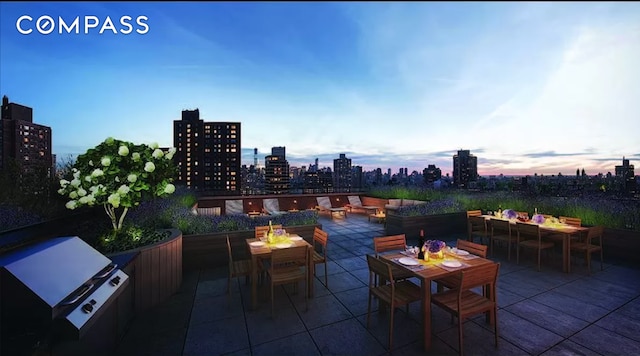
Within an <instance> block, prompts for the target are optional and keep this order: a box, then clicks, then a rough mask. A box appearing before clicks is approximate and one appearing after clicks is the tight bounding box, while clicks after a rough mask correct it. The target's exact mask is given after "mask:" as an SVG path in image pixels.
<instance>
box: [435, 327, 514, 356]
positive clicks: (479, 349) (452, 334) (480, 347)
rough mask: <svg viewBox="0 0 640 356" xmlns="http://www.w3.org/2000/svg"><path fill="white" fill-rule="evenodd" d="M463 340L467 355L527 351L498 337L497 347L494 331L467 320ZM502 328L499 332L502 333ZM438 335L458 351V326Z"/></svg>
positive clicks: (511, 353)
mask: <svg viewBox="0 0 640 356" xmlns="http://www.w3.org/2000/svg"><path fill="white" fill-rule="evenodd" d="M463 328H464V330H463V340H464V350H465V355H505V356H513V355H523V354H526V352H525V351H523V350H522V349H520V348H519V347H518V346H517V345H515V344H513V343H511V342H509V341H508V340H505V339H504V338H499V339H498V347H497V348H496V345H495V341H494V335H493V331H489V330H487V329H485V328H483V327H481V326H480V325H478V324H476V323H474V322H471V321H467V322H465V323H464V324H463ZM500 332H501V331H500V329H498V333H499V334H500ZM437 337H438V338H440V339H442V340H443V341H444V342H445V343H446V344H447V345H449V346H450V347H451V348H452V349H454V350H455V351H456V352H457V351H458V327H457V326H456V327H454V328H451V329H447V330H445V331H442V332H439V333H438V334H437Z"/></svg>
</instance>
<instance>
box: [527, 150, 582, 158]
mask: <svg viewBox="0 0 640 356" xmlns="http://www.w3.org/2000/svg"><path fill="white" fill-rule="evenodd" d="M587 154H588V153H584V152H577V153H557V152H556V151H545V152H535V153H525V154H523V155H522V156H523V157H529V158H541V157H571V156H584V155H587Z"/></svg>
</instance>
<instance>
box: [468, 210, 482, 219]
mask: <svg viewBox="0 0 640 356" xmlns="http://www.w3.org/2000/svg"><path fill="white" fill-rule="evenodd" d="M480 215H482V210H467V217H470V216H480Z"/></svg>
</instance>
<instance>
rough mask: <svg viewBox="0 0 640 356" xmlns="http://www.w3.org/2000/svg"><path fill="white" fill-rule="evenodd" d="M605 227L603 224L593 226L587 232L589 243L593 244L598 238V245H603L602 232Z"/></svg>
mask: <svg viewBox="0 0 640 356" xmlns="http://www.w3.org/2000/svg"><path fill="white" fill-rule="evenodd" d="M603 232H604V228H603V227H602V226H592V227H590V228H589V231H588V232H587V243H590V244H593V242H594V240H598V245H599V246H602V234H603Z"/></svg>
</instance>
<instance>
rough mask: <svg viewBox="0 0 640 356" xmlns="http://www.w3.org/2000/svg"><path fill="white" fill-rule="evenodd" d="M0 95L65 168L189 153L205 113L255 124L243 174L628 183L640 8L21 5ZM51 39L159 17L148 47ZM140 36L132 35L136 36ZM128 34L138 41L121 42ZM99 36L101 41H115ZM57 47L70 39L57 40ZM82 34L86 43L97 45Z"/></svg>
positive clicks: (1, 23) (636, 107)
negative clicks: (122, 156)
mask: <svg viewBox="0 0 640 356" xmlns="http://www.w3.org/2000/svg"><path fill="white" fill-rule="evenodd" d="M0 10H1V11H0V14H1V15H0V16H1V17H0V47H1V51H0V73H2V74H1V75H0V91H1V93H2V95H7V96H8V97H9V99H10V100H11V102H16V103H18V104H22V105H25V106H28V107H31V108H33V116H34V122H36V123H38V124H42V125H46V126H50V127H51V128H52V132H53V153H54V154H56V155H57V156H58V158H59V159H64V158H65V156H66V155H68V154H79V153H83V152H84V151H85V150H86V149H88V148H90V147H92V146H95V145H96V144H98V143H100V142H102V140H104V138H106V137H108V136H113V137H117V138H119V139H125V140H131V141H136V142H145V143H150V142H158V143H159V144H160V146H171V145H172V137H173V136H172V130H173V126H172V122H173V120H177V119H179V118H180V114H181V111H182V110H193V109H196V108H198V109H199V110H200V112H201V118H202V119H203V120H205V121H211V122H228V121H234V122H241V123H242V127H243V132H242V137H241V141H242V164H246V165H250V164H253V149H254V147H257V148H258V150H259V160H260V164H261V165H264V156H266V155H268V154H269V152H270V150H271V147H276V146H285V147H287V160H288V161H289V163H290V165H291V166H302V165H307V166H308V165H309V164H310V163H312V162H313V161H314V160H315V158H319V161H320V164H321V166H329V167H330V166H331V164H332V162H333V160H334V159H336V158H338V156H339V155H340V154H346V157H347V158H350V159H352V162H353V165H360V166H362V167H363V169H364V170H366V171H370V170H374V169H376V168H381V169H382V170H383V172H384V171H386V170H387V168H391V170H392V173H396V172H397V171H398V170H399V169H400V168H405V167H407V168H408V171H409V172H412V171H414V170H416V171H418V172H422V169H423V168H425V167H427V165H429V164H435V165H436V166H437V167H438V168H440V169H441V170H442V174H443V175H446V174H447V173H449V174H451V172H452V157H453V155H454V154H455V153H456V152H457V151H458V150H461V149H462V150H470V151H471V153H472V154H473V155H475V156H477V157H478V173H479V174H480V175H498V174H501V173H502V174H505V175H526V174H531V175H532V174H534V173H538V174H545V175H547V174H549V175H550V174H558V173H559V172H561V173H562V174H565V175H569V174H575V171H576V169H580V170H582V169H583V168H584V169H585V170H586V171H587V174H589V175H593V174H597V173H607V172H613V169H614V168H613V167H614V166H615V165H617V164H619V163H620V161H621V160H622V157H626V158H627V159H629V160H630V161H631V162H632V164H633V163H634V161H637V160H640V140H638V139H637V132H640V121H638V120H637V114H638V112H640V103H638V102H637V100H636V98H637V97H640V81H638V79H640V68H638V66H637V65H636V64H637V63H638V62H639V60H640V25H638V24H639V23H640V21H639V20H640V4H638V3H613V4H609V3H580V4H574V3H560V4H556V3H418V4H409V3H380V4H378V3H307V4H302V3H298V4H286V3H99V2H98V3H80V4H77V5H76V4H70V3H55V4H46V3H17V2H16V3H7V2H0ZM25 14H26V15H29V16H31V17H32V18H33V21H31V22H29V21H27V22H24V21H23V22H22V23H21V26H22V28H31V29H33V30H34V31H35V32H37V31H36V30H37V29H36V27H35V23H36V21H37V19H38V18H39V17H41V16H42V15H48V16H51V17H52V18H53V19H54V24H53V25H54V27H56V26H57V25H59V22H60V21H59V18H58V17H62V18H63V19H64V20H65V21H66V22H69V23H71V21H72V20H73V19H74V18H75V17H77V16H80V17H81V18H82V17H83V16H87V15H95V16H97V17H98V18H99V19H100V21H101V22H104V20H105V18H106V17H107V16H109V17H110V18H113V19H114V23H116V24H118V22H117V20H118V19H120V18H121V16H124V15H128V16H132V17H133V18H134V19H135V18H136V16H146V17H147V18H148V21H147V24H148V27H149V30H148V33H146V34H144V35H140V34H135V33H132V34H129V35H123V34H120V33H119V34H113V33H111V32H110V31H108V30H107V33H104V34H102V35H99V34H98V33H97V31H98V29H94V30H95V31H94V32H91V33H90V34H88V35H85V34H84V33H79V34H75V33H63V34H58V33H55V32H54V33H52V34H49V35H41V34H39V33H32V34H29V35H23V34H20V33H19V32H18V30H17V28H16V21H17V20H18V18H20V16H23V15H25ZM132 23H133V22H132ZM116 27H122V26H120V25H119V24H118V26H116ZM98 28H99V27H98ZM56 29H57V27H56ZM81 32H82V31H81Z"/></svg>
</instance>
